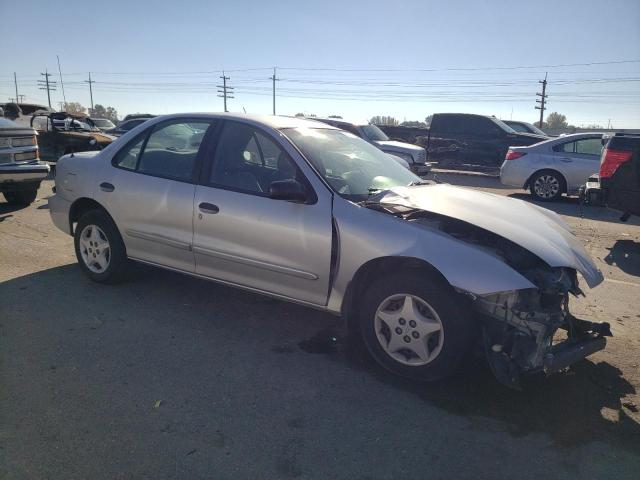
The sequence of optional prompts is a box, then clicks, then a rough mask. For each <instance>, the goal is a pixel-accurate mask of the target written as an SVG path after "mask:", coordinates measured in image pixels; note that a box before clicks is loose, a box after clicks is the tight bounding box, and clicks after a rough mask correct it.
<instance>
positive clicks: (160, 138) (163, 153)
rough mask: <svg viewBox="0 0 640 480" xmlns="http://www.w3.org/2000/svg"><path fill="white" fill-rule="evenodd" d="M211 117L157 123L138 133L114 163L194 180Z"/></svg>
mask: <svg viewBox="0 0 640 480" xmlns="http://www.w3.org/2000/svg"><path fill="white" fill-rule="evenodd" d="M209 125H210V122H208V121H184V120H178V121H173V122H169V123H161V124H158V125H155V126H154V127H153V128H152V129H149V130H147V131H146V132H144V133H143V134H141V135H139V136H138V137H136V138H135V139H134V140H133V141H132V142H131V143H129V144H128V145H127V146H126V147H125V148H124V149H122V150H121V151H119V152H118V153H117V154H116V156H115V157H114V159H113V165H114V166H116V167H119V168H123V169H125V170H132V171H136V172H139V173H143V174H146V175H152V176H156V177H162V178H170V179H175V180H181V181H190V180H191V179H192V178H193V172H194V168H195V162H196V157H197V155H198V151H199V150H200V145H201V143H202V140H203V138H204V135H205V133H206V131H207V129H208V128H209Z"/></svg>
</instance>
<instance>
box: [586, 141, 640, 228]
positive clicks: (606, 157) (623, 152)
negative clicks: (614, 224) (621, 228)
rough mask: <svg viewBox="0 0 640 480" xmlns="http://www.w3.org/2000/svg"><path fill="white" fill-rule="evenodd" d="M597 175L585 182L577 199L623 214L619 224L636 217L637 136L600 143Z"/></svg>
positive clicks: (639, 191)
mask: <svg viewBox="0 0 640 480" xmlns="http://www.w3.org/2000/svg"><path fill="white" fill-rule="evenodd" d="M602 143H603V144H604V145H605V148H604V150H603V151H602V155H601V157H600V172H599V174H596V175H593V176H592V177H590V178H589V180H587V183H586V185H585V187H584V188H582V189H581V192H580V196H581V197H582V198H584V199H585V200H586V202H587V203H589V204H600V205H601V204H604V205H606V206H607V207H609V208H613V209H615V210H620V211H621V212H623V215H622V218H621V220H622V221H626V220H627V219H628V218H629V217H630V216H631V215H636V216H640V135H634V134H628V133H616V134H615V135H613V136H611V137H605V138H603V140H602Z"/></svg>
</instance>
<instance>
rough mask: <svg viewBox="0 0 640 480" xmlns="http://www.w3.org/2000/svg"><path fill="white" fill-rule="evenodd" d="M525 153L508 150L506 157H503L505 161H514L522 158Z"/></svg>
mask: <svg viewBox="0 0 640 480" xmlns="http://www.w3.org/2000/svg"><path fill="white" fill-rule="evenodd" d="M525 155H526V153H524V152H516V151H514V150H509V151H508V152H507V156H506V157H504V159H505V160H515V159H516V158H520V157H524V156H525Z"/></svg>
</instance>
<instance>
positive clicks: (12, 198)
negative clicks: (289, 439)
mask: <svg viewBox="0 0 640 480" xmlns="http://www.w3.org/2000/svg"><path fill="white" fill-rule="evenodd" d="M3 195H4V198H6V199H7V202H9V204H10V205H25V206H27V205H31V204H32V203H33V202H34V200H35V199H36V197H37V196H38V189H37V188H33V189H30V190H16V191H13V192H4V193H3Z"/></svg>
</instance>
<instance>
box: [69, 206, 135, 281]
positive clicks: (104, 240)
mask: <svg viewBox="0 0 640 480" xmlns="http://www.w3.org/2000/svg"><path fill="white" fill-rule="evenodd" d="M74 245H75V250H76V257H77V259H78V263H79V264H80V268H82V271H83V272H84V273H85V274H86V275H87V276H88V277H89V278H91V280H93V281H95V282H98V283H117V282H119V281H120V280H122V279H123V278H124V276H125V273H126V270H127V266H128V259H127V254H126V250H125V246H124V242H123V241H122V237H121V236H120V232H118V227H117V226H116V224H115V223H114V222H113V220H112V219H111V218H110V217H109V216H108V215H107V214H106V213H105V212H104V211H101V210H91V211H89V212H87V213H85V214H84V215H82V217H81V218H80V220H79V221H78V224H77V226H76V230H75V233H74Z"/></svg>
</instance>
